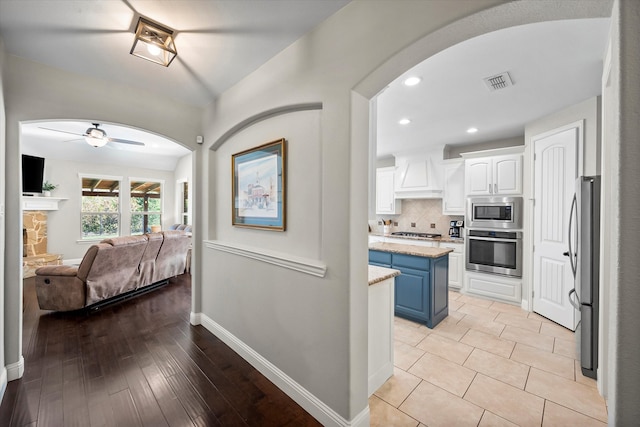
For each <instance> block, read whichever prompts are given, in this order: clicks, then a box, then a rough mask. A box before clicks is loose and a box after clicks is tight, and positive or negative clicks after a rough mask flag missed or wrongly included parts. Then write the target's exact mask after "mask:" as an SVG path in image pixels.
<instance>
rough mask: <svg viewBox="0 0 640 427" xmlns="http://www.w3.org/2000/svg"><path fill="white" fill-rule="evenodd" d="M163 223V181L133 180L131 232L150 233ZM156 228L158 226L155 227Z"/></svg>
mask: <svg viewBox="0 0 640 427" xmlns="http://www.w3.org/2000/svg"><path fill="white" fill-rule="evenodd" d="M161 224H162V183H161V182H154V181H142V180H132V181H131V234H144V233H150V232H151V231H152V228H151V227H153V226H157V227H158V229H159V228H160V225H161ZM153 228H154V229H155V228H156V227H153Z"/></svg>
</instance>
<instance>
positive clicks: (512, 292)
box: [465, 271, 522, 304]
mask: <svg viewBox="0 0 640 427" xmlns="http://www.w3.org/2000/svg"><path fill="white" fill-rule="evenodd" d="M465 281H466V293H468V294H472V295H480V296H483V297H489V298H491V299H496V300H501V301H506V302H512V303H518V304H520V303H521V302H522V279H520V278H515V277H506V276H498V275H496V274H486V273H476V272H472V271H466V272H465Z"/></svg>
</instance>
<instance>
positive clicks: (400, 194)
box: [396, 150, 442, 199]
mask: <svg viewBox="0 0 640 427" xmlns="http://www.w3.org/2000/svg"><path fill="white" fill-rule="evenodd" d="M396 166H397V169H396V198H398V199H421V198H422V199H423V198H441V197H442V184H441V179H442V178H441V175H442V174H441V168H442V150H439V151H437V150H436V151H434V152H429V153H413V154H411V155H406V154H405V155H396Z"/></svg>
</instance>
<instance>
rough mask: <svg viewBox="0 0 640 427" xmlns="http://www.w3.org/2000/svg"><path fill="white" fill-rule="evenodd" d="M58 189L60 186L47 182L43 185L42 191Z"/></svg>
mask: <svg viewBox="0 0 640 427" xmlns="http://www.w3.org/2000/svg"><path fill="white" fill-rule="evenodd" d="M56 188H58V186H57V185H56V184H52V183H50V182H49V181H45V182H44V184H42V191H53V190H55V189H56Z"/></svg>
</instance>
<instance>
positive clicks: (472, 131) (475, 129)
mask: <svg viewBox="0 0 640 427" xmlns="http://www.w3.org/2000/svg"><path fill="white" fill-rule="evenodd" d="M476 132H478V128H469V129H467V133H476Z"/></svg>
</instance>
